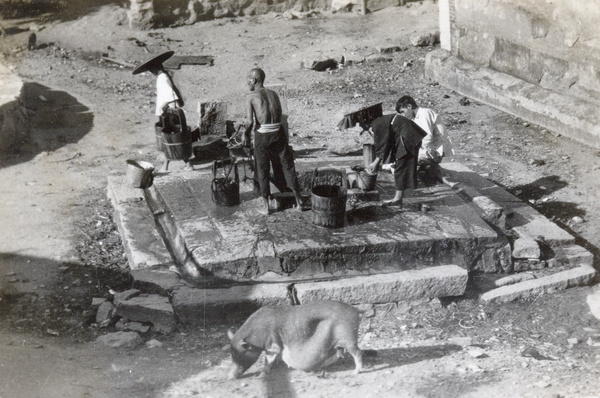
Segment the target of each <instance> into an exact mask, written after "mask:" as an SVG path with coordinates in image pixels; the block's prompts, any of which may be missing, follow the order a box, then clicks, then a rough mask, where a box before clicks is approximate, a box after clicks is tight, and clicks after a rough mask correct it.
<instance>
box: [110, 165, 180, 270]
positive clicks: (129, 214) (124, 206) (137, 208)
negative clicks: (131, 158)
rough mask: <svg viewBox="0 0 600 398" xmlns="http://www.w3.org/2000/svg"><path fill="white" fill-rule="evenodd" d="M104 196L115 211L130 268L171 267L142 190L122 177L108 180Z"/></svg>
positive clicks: (168, 253)
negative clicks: (106, 196) (105, 195)
mask: <svg viewBox="0 0 600 398" xmlns="http://www.w3.org/2000/svg"><path fill="white" fill-rule="evenodd" d="M107 194H108V197H109V199H110V200H111V202H112V205H113V208H114V209H115V223H116V224H117V227H118V229H119V232H120V235H121V239H122V241H123V246H124V249H125V252H126V254H127V259H128V261H129V266H130V268H131V269H140V268H147V267H153V266H159V265H165V264H172V262H173V260H172V256H171V253H170V252H169V250H168V249H167V247H166V245H165V243H164V240H163V239H162V237H161V236H160V234H159V233H158V231H157V229H156V226H155V223H154V218H153V215H152V213H151V211H150V209H149V208H148V205H147V203H146V201H145V199H144V191H143V190H142V189H137V188H131V187H129V186H128V184H127V182H126V178H125V176H124V175H112V176H109V177H108V190H107Z"/></svg>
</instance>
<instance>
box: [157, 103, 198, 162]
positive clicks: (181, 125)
mask: <svg viewBox="0 0 600 398" xmlns="http://www.w3.org/2000/svg"><path fill="white" fill-rule="evenodd" d="M163 122H164V126H163V129H162V134H161V136H162V146H163V151H164V152H165V157H166V158H167V160H187V159H189V158H191V157H192V132H191V131H190V129H189V128H188V126H187V124H186V120H185V113H184V112H183V109H175V110H170V109H169V110H168V111H167V114H166V117H164V118H163ZM157 145H158V144H157Z"/></svg>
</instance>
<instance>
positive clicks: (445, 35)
mask: <svg viewBox="0 0 600 398" xmlns="http://www.w3.org/2000/svg"><path fill="white" fill-rule="evenodd" d="M451 1H454V0H440V1H439V2H438V7H439V18H440V47H441V48H443V49H444V50H447V51H452V41H451V36H452V32H451V30H450V2H451Z"/></svg>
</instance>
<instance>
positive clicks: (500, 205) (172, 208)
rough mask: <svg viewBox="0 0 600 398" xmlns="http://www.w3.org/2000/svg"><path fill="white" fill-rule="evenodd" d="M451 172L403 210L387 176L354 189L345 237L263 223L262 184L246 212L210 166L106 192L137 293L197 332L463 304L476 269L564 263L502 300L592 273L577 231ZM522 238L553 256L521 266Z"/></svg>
mask: <svg viewBox="0 0 600 398" xmlns="http://www.w3.org/2000/svg"><path fill="white" fill-rule="evenodd" d="M361 163H362V158H358V157H356V158H348V157H344V158H331V159H322V158H300V159H297V160H296V169H297V171H298V172H299V174H300V173H302V172H305V171H312V170H314V169H315V168H317V167H319V168H321V167H336V168H350V167H351V166H354V165H360V164H361ZM207 166H208V167H207ZM443 166H444V168H443V174H444V176H443V179H442V181H444V182H439V183H435V184H433V185H428V186H422V187H421V186H420V187H419V188H418V189H416V190H413V191H408V194H407V197H406V198H405V206H404V207H405V209H403V210H402V209H399V208H397V207H384V206H382V202H381V201H380V200H374V199H378V197H377V196H378V195H376V194H379V197H380V199H386V198H389V197H391V196H392V195H393V192H394V186H393V180H392V178H393V177H392V176H391V175H390V174H386V173H380V174H379V177H378V182H377V185H376V191H377V192H375V194H374V193H373V192H370V193H369V194H365V193H362V192H356V191H354V192H351V194H350V196H351V197H353V198H356V199H357V200H349V201H348V205H347V209H346V218H345V222H344V225H343V226H341V227H339V228H326V227H322V226H320V225H316V224H315V223H314V222H313V213H312V211H311V210H308V211H298V210H295V209H291V208H288V209H285V210H281V211H277V212H275V213H274V214H272V215H270V216H265V215H262V214H260V213H259V212H258V209H259V206H261V199H260V198H258V197H256V195H255V194H253V192H252V188H253V186H252V182H251V181H246V182H245V183H244V182H242V183H241V190H240V191H241V192H240V197H241V203H240V205H238V206H232V207H222V206H218V205H217V204H215V203H214V201H213V200H212V196H211V181H212V173H211V172H210V167H209V165H205V166H203V167H199V166H198V165H196V166H195V170H193V171H183V170H175V171H172V172H170V173H168V174H164V175H157V176H155V179H154V184H153V185H152V186H151V187H150V188H148V189H145V190H141V189H133V188H130V187H129V186H128V185H127V183H126V178H125V175H124V171H123V172H115V173H114V174H111V175H110V176H109V178H108V182H109V184H108V195H109V197H110V198H111V200H112V203H113V205H114V207H115V220H116V222H117V225H118V226H119V230H120V233H121V236H122V239H123V243H124V246H125V249H126V252H127V255H128V260H129V265H130V268H131V273H132V275H133V277H134V280H135V284H134V286H136V287H137V288H138V289H141V290H144V291H150V292H158V294H161V295H168V296H169V297H170V300H171V302H172V305H173V306H174V309H175V313H176V314H177V316H178V317H179V319H181V320H185V322H187V323H194V322H195V321H196V320H198V319H203V317H205V316H207V314H208V313H210V312H211V311H212V312H213V313H215V314H221V313H222V311H223V310H224V309H225V308H229V307H232V306H233V307H236V306H237V307H240V306H241V307H243V308H245V309H246V310H247V309H249V308H256V307H259V306H262V305H271V304H276V305H280V304H285V303H288V304H289V303H298V302H304V301H311V300H316V299H337V300H342V301H346V302H348V303H351V304H365V303H370V304H381V303H389V302H398V301H403V300H415V299H431V298H435V297H445V296H457V295H462V294H464V292H465V289H466V286H467V280H468V276H469V275H470V274H472V273H474V272H476V273H480V272H483V273H488V274H490V275H498V277H500V276H502V275H505V274H507V273H508V274H510V273H512V272H515V271H532V272H538V271H540V269H541V268H544V269H546V268H553V270H552V272H551V273H552V274H554V276H552V279H551V280H550V279H549V280H545V279H543V278H542V277H539V279H537V280H538V281H539V283H537V284H534V286H530V285H531V281H528V282H521V283H522V284H523V286H522V289H523V290H520V289H521V287H520V285H519V283H515V284H513V285H512V287H511V289H510V292H509V293H506V294H505V293H502V291H500V290H499V289H502V288H497V289H496V290H497V291H498V292H497V293H498V296H497V295H495V293H491V295H489V294H488V295H487V296H485V297H482V298H484V299H486V297H488V298H489V300H495V301H502V300H504V299H510V300H514V299H517V298H518V297H519V295H520V294H521V293H519V292H522V295H524V296H526V295H527V294H532V293H531V292H540V291H545V290H548V291H551V290H556V289H561V288H566V287H569V286H574V285H581V284H586V283H589V281H590V280H591V278H593V276H594V275H595V270H594V269H593V267H592V260H593V258H592V255H591V253H589V252H588V251H587V250H585V249H583V248H581V247H579V246H576V245H575V244H574V238H573V237H572V236H571V235H569V234H568V233H567V232H566V231H564V230H562V229H560V228H559V227H558V226H557V225H555V224H554V223H552V222H550V221H549V220H547V219H546V218H545V217H543V216H542V215H541V214H539V213H538V212H536V211H535V210H534V209H533V208H531V207H530V206H528V205H527V204H525V203H523V202H521V201H519V199H518V198H516V197H514V196H512V195H510V194H509V193H508V192H506V191H504V190H503V189H501V188H500V187H498V186H496V185H495V184H493V183H492V182H490V181H488V180H486V179H485V178H483V177H481V176H479V175H478V174H477V173H474V172H473V171H471V170H469V169H468V168H466V167H465V166H463V165H461V164H458V163H449V164H446V165H443ZM124 168H125V167H124ZM240 176H241V177H243V176H244V173H243V171H242V170H241V169H240ZM306 194H307V195H308V192H306ZM424 205H426V206H424ZM424 208H426V209H425V210H426V211H424ZM509 230H510V233H508V231H509ZM519 238H533V239H530V241H534V239H537V240H538V241H540V242H542V243H543V244H544V245H548V246H549V247H546V248H545V250H544V253H546V254H544V255H546V257H548V255H547V253H548V252H550V253H551V258H550V257H548V258H538V259H522V258H521V259H516V258H514V255H515V253H514V252H513V246H514V245H515V240H516V239H519ZM534 245H537V243H535V241H534ZM536 247H537V246H536ZM532 249H535V248H532ZM548 249H549V250H548ZM542 257H543V256H542ZM516 264H518V268H517V266H516ZM528 267H529V268H528ZM575 269H577V270H578V271H575ZM569 270H573V271H570V273H569ZM542 271H543V270H542ZM561 272H563V274H564V275H563V274H561ZM575 274H576V275H575ZM557 280H558V282H557Z"/></svg>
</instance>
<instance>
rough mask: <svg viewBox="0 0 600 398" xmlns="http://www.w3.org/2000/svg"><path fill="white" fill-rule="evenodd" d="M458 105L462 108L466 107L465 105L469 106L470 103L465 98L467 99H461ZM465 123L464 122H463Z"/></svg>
mask: <svg viewBox="0 0 600 398" xmlns="http://www.w3.org/2000/svg"><path fill="white" fill-rule="evenodd" d="M458 103H459V104H461V105H462V106H467V105H471V101H470V100H469V99H468V98H467V97H462V98H461V99H460V100H459V101H458ZM465 122H466V120H465Z"/></svg>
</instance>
